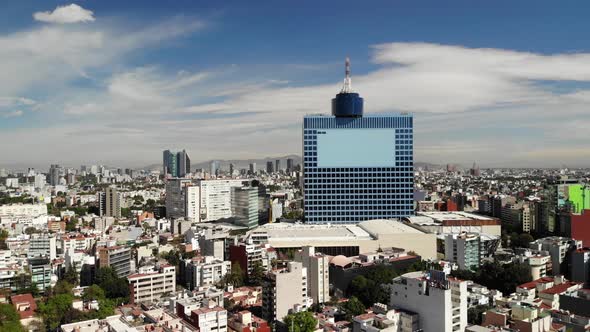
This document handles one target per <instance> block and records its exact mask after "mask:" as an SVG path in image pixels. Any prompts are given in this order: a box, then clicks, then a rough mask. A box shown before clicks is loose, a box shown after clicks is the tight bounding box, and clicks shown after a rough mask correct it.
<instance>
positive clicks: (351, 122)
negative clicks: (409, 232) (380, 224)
mask: <svg viewBox="0 0 590 332" xmlns="http://www.w3.org/2000/svg"><path fill="white" fill-rule="evenodd" d="M346 68H347V70H346V79H345V83H344V87H343V88H342V91H341V92H340V93H339V94H338V95H336V98H334V99H333V100H332V115H331V116H328V115H310V116H305V118H304V120H303V171H304V176H303V194H304V207H305V221H306V222H308V223H356V222H360V221H363V220H370V219H379V218H400V217H407V216H409V215H412V214H413V190H414V174H413V172H414V157H413V142H414V140H413V117H412V116H411V115H408V114H387V115H385V114H378V115H377V114H375V115H363V99H362V98H361V97H360V96H359V95H358V94H357V93H353V92H352V89H351V83H350V69H349V63H348V60H347V66H346Z"/></svg>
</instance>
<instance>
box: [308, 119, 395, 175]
mask: <svg viewBox="0 0 590 332" xmlns="http://www.w3.org/2000/svg"><path fill="white" fill-rule="evenodd" d="M317 161H318V167H393V166H395V129H370V128H367V129H322V130H318V131H317Z"/></svg>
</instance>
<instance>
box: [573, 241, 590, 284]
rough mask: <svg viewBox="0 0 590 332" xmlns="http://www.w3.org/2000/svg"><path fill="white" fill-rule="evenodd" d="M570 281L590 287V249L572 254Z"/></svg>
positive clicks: (578, 250)
mask: <svg viewBox="0 0 590 332" xmlns="http://www.w3.org/2000/svg"><path fill="white" fill-rule="evenodd" d="M571 255H572V257H571V259H572V273H571V275H572V277H571V279H572V281H576V282H583V283H585V284H586V285H590V248H581V249H577V250H574V251H573V252H572V254H571Z"/></svg>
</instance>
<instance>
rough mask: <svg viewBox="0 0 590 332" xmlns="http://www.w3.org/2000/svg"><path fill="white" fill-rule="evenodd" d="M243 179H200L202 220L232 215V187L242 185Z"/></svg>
mask: <svg viewBox="0 0 590 332" xmlns="http://www.w3.org/2000/svg"><path fill="white" fill-rule="evenodd" d="M242 182H243V180H238V179H235V180H200V181H199V182H198V185H199V186H200V187H201V221H204V222H209V221H215V220H219V219H224V218H230V217H231V216H232V209H231V207H232V203H231V192H232V191H231V188H232V187H241V186H242Z"/></svg>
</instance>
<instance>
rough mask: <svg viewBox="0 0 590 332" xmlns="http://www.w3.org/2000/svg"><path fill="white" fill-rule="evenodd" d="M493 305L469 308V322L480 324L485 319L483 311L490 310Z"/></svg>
mask: <svg viewBox="0 0 590 332" xmlns="http://www.w3.org/2000/svg"><path fill="white" fill-rule="evenodd" d="M490 308H492V307H491V306H487V305H477V306H475V307H472V308H469V310H467V322H468V323H469V324H475V325H479V324H481V323H482V321H483V315H482V314H483V313H484V312H486V311H488V310H489V309H490Z"/></svg>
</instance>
